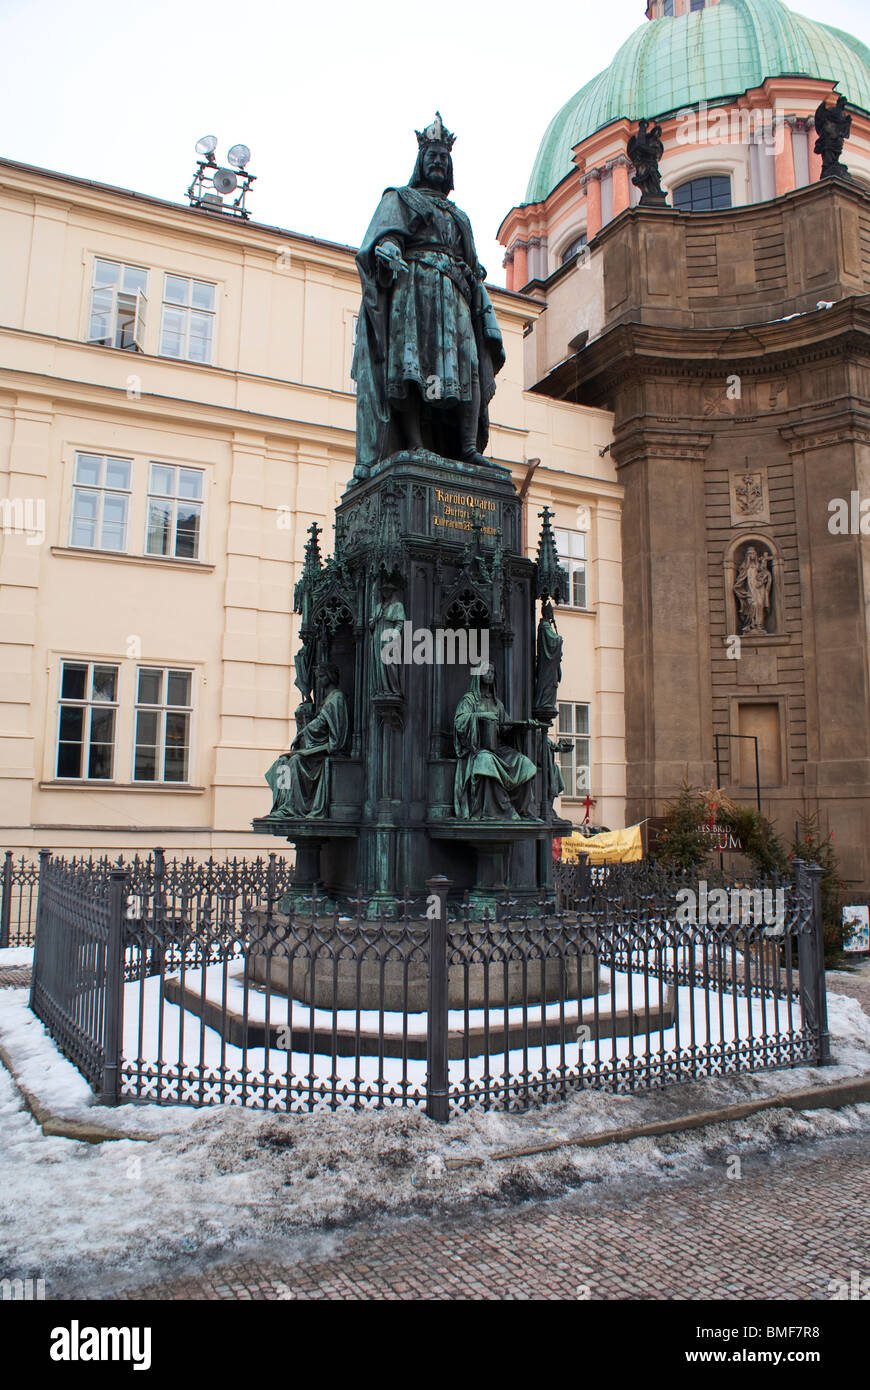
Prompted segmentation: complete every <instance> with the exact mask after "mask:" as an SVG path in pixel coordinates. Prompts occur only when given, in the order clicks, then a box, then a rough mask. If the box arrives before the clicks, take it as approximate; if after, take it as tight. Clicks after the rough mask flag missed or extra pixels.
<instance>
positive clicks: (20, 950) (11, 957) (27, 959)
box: [0, 946, 33, 970]
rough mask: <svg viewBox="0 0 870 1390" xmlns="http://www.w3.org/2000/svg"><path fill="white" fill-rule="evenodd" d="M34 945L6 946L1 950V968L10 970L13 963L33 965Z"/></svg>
mask: <svg viewBox="0 0 870 1390" xmlns="http://www.w3.org/2000/svg"><path fill="white" fill-rule="evenodd" d="M32 964H33V947H32V946H5V947H4V948H3V950H2V951H0V970H8V969H9V968H10V966H13V965H32Z"/></svg>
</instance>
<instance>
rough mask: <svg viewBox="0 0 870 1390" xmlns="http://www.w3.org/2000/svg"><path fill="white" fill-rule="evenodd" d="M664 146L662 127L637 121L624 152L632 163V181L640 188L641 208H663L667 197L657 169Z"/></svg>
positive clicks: (651, 122) (649, 122) (650, 122)
mask: <svg viewBox="0 0 870 1390" xmlns="http://www.w3.org/2000/svg"><path fill="white" fill-rule="evenodd" d="M664 152H665V147H664V145H663V144H662V128H661V126H660V125H656V124H655V122H653V121H638V123H637V134H636V135H632V137H631V139H630V140H629V142H628V145H627V147H626V153H627V155H628V157H629V159H630V160H631V162H632V164H633V165H634V169H635V172H634V174H633V175H632V179H631V181H632V183H633V184H634V186H635V188H639V189H640V194H641V196H640V202H639V203H638V207H641V208H663V207H666V206H667V198H666V196H665V194H664V192H663V191H662V176H661V172H660V170H659V164H660V163H661V160H662V156H663V155H664Z"/></svg>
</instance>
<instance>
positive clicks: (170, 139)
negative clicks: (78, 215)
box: [0, 0, 870, 284]
mask: <svg viewBox="0 0 870 1390" xmlns="http://www.w3.org/2000/svg"><path fill="white" fill-rule="evenodd" d="M644 6H645V0H594V3H592V0H544V2H543V3H542V0H501V3H493V2H492V0H465V3H464V4H460V5H455V4H451V3H449V0H442V3H440V4H434V5H433V4H431V3H430V2H429V0H417V3H414V0H372V3H369V4H364V3H353V0H322V2H321V3H319V4H318V3H313V2H312V0H307V3H305V4H300V3H298V0H283V2H282V0H245V3H233V4H230V3H229V0H210V3H209V2H208V0H197V3H196V4H194V3H191V0H140V2H139V3H135V4H134V3H130V0H0V54H2V55H3V67H2V73H0V79H2V80H0V132H2V133H0V155H2V156H4V157H6V158H9V159H15V160H20V161H22V162H23V163H27V164H37V165H41V166H43V167H45V168H49V169H56V170H59V171H60V172H62V173H66V174H75V175H78V176H79V177H82V178H90V179H95V180H97V181H99V182H102V183H111V184H117V185H120V186H122V187H125V188H133V189H135V190H136V191H137V192H141V193H148V194H152V195H154V196H156V197H160V198H167V199H170V200H173V201H175V200H177V201H179V202H183V201H184V193H185V190H186V189H187V187H188V185H189V183H190V179H191V176H192V174H193V169H194V163H195V156H194V152H193V146H194V144H195V142H196V140H197V139H198V138H199V136H201V135H205V134H214V135H217V136H218V140H219V144H218V149H217V157H218V160H219V161H220V162H223V161H224V160H225V157H226V151H227V149H228V148H229V147H230V145H232V144H235V143H236V142H239V141H243V142H244V143H245V144H247V145H249V146H250V147H251V150H252V151H253V155H252V159H251V163H250V169H251V172H252V173H254V174H256V175H257V182H256V183H255V184H254V186H253V189H252V191H251V194H250V195H249V207H250V209H251V212H252V214H253V217H254V219H255V220H256V221H259V222H266V223H271V224H274V225H276V226H281V227H286V228H289V229H292V230H293V231H298V232H305V233H308V234H310V235H314V236H321V237H326V238H329V239H330V240H333V241H341V242H348V243H350V244H352V245H358V244H359V242H360V240H361V239H362V236H363V233H364V232H365V229H366V226H367V225H368V222H369V219H370V217H371V214H372V212H373V211H374V208H375V207H376V205H377V201H378V198H379V196H380V194H381V191H382V189H383V188H384V187H385V186H386V185H388V184H401V183H405V182H407V180H408V178H409V177H410V174H411V170H412V168H413V165H414V158H415V155H416V146H417V142H416V138H415V136H414V130H415V128H417V129H422V127H423V125H424V124H428V123H429V122H430V121H431V120H432V118H433V115H434V112H435V108H436V107H438V108H439V109H440V111H441V113H442V115H443V117H444V120H445V123H446V124H447V125H448V126H449V128H450V129H451V130H453V131H455V132H456V134H457V137H458V138H457V141H456V145H455V148H454V152H453V153H454V163H455V171H456V191H455V194H454V197H455V198H456V201H457V203H458V204H459V206H460V207H462V208H464V209H465V211H466V212H467V213H468V214H469V215H470V217H471V220H472V225H473V227H474V231H475V237H476V240H477V246H478V254H479V255H480V258H481V260H482V261H483V263H484V265H486V267H487V270H488V272H489V278H490V279H491V280H492V281H494V282H496V283H502V284H503V283H504V271H503V269H502V266H501V260H502V255H503V252H502V251H501V248H500V247H499V246H498V245H497V243H496V241H495V233H496V230H497V228H498V225H499V223H500V222H501V220H502V218H503V217H504V215H505V213H506V212H507V211H508V210H509V209H510V208H511V207H512V206H513V205H514V204H515V203H518V202H521V201H522V198H523V196H524V194H525V189H526V182H527V180H528V176H529V172H530V170H531V166H532V163H533V161H534V157H535V154H536V152H537V148H538V145H539V143H540V139H541V136H542V135H543V132H544V130H545V128H546V126H547V123H548V121H549V120H550V118H551V117H552V116H553V115H554V114H555V112H556V110H557V109H558V107H559V106H560V105H561V104H562V103H563V102H564V101H566V100H567V99H568V97H570V96H571V95H572V94H573V93H574V92H576V91H577V90H578V89H579V88H580V87H581V86H583V84H584V83H585V82H587V81H588V80H589V78H590V77H594V76H595V74H596V73H597V72H600V71H601V69H602V68H604V67H606V66H607V64H608V63H609V62H610V60H611V58H612V57H613V55H614V53H615V52H616V50H617V48H618V47H619V45H620V44H621V43H623V42H624V40H625V39H626V38H627V37H628V36H629V34H630V33H631V32H632V30H633V29H635V28H636V27H637V26H638V25H639V24H641V23H645V22H646V21H645V18H644ZM793 8H794V9H796V10H798V11H800V12H801V13H804V14H807V15H809V16H810V17H812V18H814V19H820V20H823V21H824V22H825V23H827V24H833V25H836V26H837V27H839V28H841V29H846V30H848V31H849V32H851V33H853V34H857V35H858V37H859V38H861V39H863V40H864V42H865V43H866V42H868V41H870V34H868V29H870V19H868V9H867V0H801V2H800V3H796V4H795V5H794V6H793Z"/></svg>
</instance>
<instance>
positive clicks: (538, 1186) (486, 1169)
mask: <svg viewBox="0 0 870 1390" xmlns="http://www.w3.org/2000/svg"><path fill="white" fill-rule="evenodd" d="M829 1010H830V1012H829V1017H830V1023H831V1031H832V1034H833V1044H834V1046H833V1050H834V1057H835V1065H834V1066H832V1067H829V1068H811V1067H803V1068H796V1069H794V1070H791V1071H784V1072H767V1073H760V1074H748V1075H734V1076H725V1077H718V1078H713V1079H709V1080H704V1081H696V1082H688V1083H683V1084H678V1085H672V1086H668V1087H665V1088H663V1089H662V1090H659V1091H654V1092H641V1093H637V1094H633V1095H611V1094H608V1093H606V1092H594V1091H586V1092H583V1093H580V1094H578V1095H575V1096H573V1097H572V1098H571V1099H570V1100H568V1101H565V1102H563V1103H558V1104H552V1105H549V1106H546V1107H542V1108H540V1109H536V1110H531V1111H528V1112H526V1113H524V1114H504V1113H503V1112H491V1113H484V1112H482V1111H474V1112H471V1113H469V1114H465V1115H461V1116H457V1117H456V1118H454V1119H453V1120H451V1122H450V1124H449V1125H446V1126H442V1125H436V1124H434V1123H433V1122H432V1121H430V1120H429V1119H427V1117H426V1116H425V1114H424V1113H423V1112H422V1111H421V1110H420V1109H417V1108H415V1109H407V1110H399V1109H387V1110H383V1111H376V1110H372V1109H369V1110H363V1111H360V1112H357V1113H354V1112H353V1111H348V1110H345V1111H339V1112H336V1113H331V1112H328V1111H327V1112H318V1113H316V1114H311V1115H308V1114H266V1113H263V1112H262V1111H250V1110H244V1109H241V1108H239V1107H228V1106H223V1107H221V1106H214V1107H209V1108H207V1109H203V1110H195V1109H192V1108H187V1107H158V1106H141V1105H140V1106H133V1105H126V1106H121V1107H119V1108H118V1109H117V1110H113V1111H110V1110H107V1109H104V1108H103V1107H96V1106H94V1105H93V1097H92V1096H91V1093H90V1091H89V1090H88V1088H87V1086H86V1085H85V1083H84V1081H83V1080H82V1079H81V1077H79V1075H78V1073H77V1072H76V1071H75V1069H74V1068H73V1067H72V1066H71V1064H70V1063H68V1062H66V1061H65V1060H64V1059H62V1058H59V1056H58V1054H57V1052H56V1049H55V1048H54V1046H53V1044H52V1043H51V1040H50V1039H49V1038H48V1037H47V1035H46V1034H45V1031H44V1029H43V1028H42V1025H41V1024H40V1023H39V1022H38V1021H37V1020H35V1019H34V1018H33V1017H32V1015H30V1014H29V1011H28V1009H27V992H26V991H25V990H4V991H2V993H0V1043H2V1045H3V1047H4V1049H5V1051H6V1053H7V1054H8V1055H9V1057H10V1059H11V1061H12V1063H13V1065H14V1066H15V1068H16V1070H19V1069H20V1074H21V1079H22V1083H23V1084H24V1085H26V1086H27V1087H28V1088H29V1089H30V1090H32V1091H33V1092H35V1093H36V1094H37V1095H38V1097H39V1099H40V1101H41V1102H42V1103H49V1104H50V1106H51V1108H52V1109H54V1110H56V1111H57V1112H59V1113H63V1114H64V1115H66V1116H69V1117H71V1118H76V1119H80V1120H90V1121H95V1120H97V1121H99V1122H100V1123H102V1124H108V1125H112V1126H115V1127H119V1128H124V1127H125V1126H126V1127H127V1128H132V1127H134V1126H135V1129H136V1131H138V1132H139V1133H145V1132H148V1133H150V1134H152V1135H153V1136H154V1137H153V1141H152V1142H150V1143H142V1142H136V1141H133V1140H126V1139H125V1140H120V1141H117V1142H112V1143H103V1144H84V1143H80V1142H77V1141H74V1140H68V1139H58V1138H46V1137H45V1136H44V1135H43V1134H42V1133H41V1131H40V1129H39V1128H38V1126H37V1125H36V1124H35V1123H34V1121H33V1119H32V1118H31V1116H30V1115H29V1114H28V1113H27V1112H26V1110H25V1109H24V1108H23V1105H22V1102H21V1098H20V1095H19V1093H18V1091H17V1090H16V1088H15V1086H14V1084H13V1082H12V1080H11V1078H10V1076H9V1074H8V1073H7V1072H6V1071H5V1069H3V1068H2V1067H0V1150H2V1152H3V1184H2V1193H3V1195H2V1210H0V1269H2V1271H3V1274H4V1277H10V1278H12V1277H21V1278H26V1277H40V1278H44V1279H45V1281H46V1286H47V1293H48V1296H49V1297H70V1296H74V1295H79V1296H82V1295H85V1296H86V1295H88V1294H91V1295H92V1296H105V1295H109V1296H111V1293H112V1292H115V1291H118V1290H120V1289H122V1288H130V1287H136V1286H139V1285H142V1284H145V1283H147V1282H148V1281H149V1280H150V1279H154V1278H158V1277H160V1273H161V1271H163V1270H165V1269H166V1268H167V1267H168V1266H170V1265H172V1272H173V1276H174V1277H178V1276H179V1275H180V1274H182V1273H184V1271H185V1270H186V1269H190V1270H191V1271H194V1270H195V1269H197V1268H199V1267H201V1266H203V1265H205V1264H207V1263H210V1262H213V1261H215V1260H217V1259H231V1258H234V1257H238V1258H244V1257H245V1256H246V1253H248V1252H250V1251H252V1250H254V1249H256V1250H257V1251H258V1252H260V1253H263V1252H265V1251H268V1250H271V1249H278V1248H280V1253H281V1257H282V1258H283V1259H286V1260H291V1261H292V1260H293V1259H294V1258H301V1257H304V1256H306V1255H308V1256H309V1257H310V1256H311V1255H313V1254H316V1255H317V1256H323V1255H324V1254H327V1253H329V1251H330V1249H332V1248H334V1247H335V1245H336V1244H337V1242H338V1241H339V1239H340V1231H341V1229H342V1228H344V1227H347V1226H349V1225H351V1223H354V1222H358V1221H360V1220H362V1219H366V1218H378V1219H380V1218H381V1217H386V1216H390V1215H394V1216H405V1215H409V1214H414V1213H420V1214H423V1213H430V1212H434V1211H444V1212H459V1211H461V1210H463V1209H464V1208H466V1207H468V1208H473V1209H475V1210H479V1209H480V1206H481V1203H486V1202H501V1203H503V1202H505V1201H520V1200H524V1199H526V1198H528V1197H532V1196H538V1197H540V1196H556V1195H558V1194H560V1193H562V1192H564V1191H566V1190H568V1189H571V1188H577V1187H583V1188H584V1191H586V1190H588V1193H589V1199H590V1200H594V1194H595V1193H596V1192H606V1191H607V1190H612V1189H613V1187H614V1185H616V1184H620V1183H624V1182H632V1183H642V1182H650V1181H660V1180H662V1179H669V1178H679V1177H683V1176H686V1175H687V1174H690V1173H693V1172H696V1171H699V1170H700V1169H701V1168H703V1167H705V1166H708V1165H710V1164H714V1165H720V1164H724V1163H725V1162H726V1161H727V1160H728V1159H729V1158H730V1157H731V1156H732V1155H733V1154H735V1153H740V1154H741V1155H743V1156H744V1157H745V1156H746V1155H747V1154H751V1153H755V1154H768V1153H771V1152H772V1151H773V1150H774V1149H775V1148H781V1147H782V1145H784V1144H797V1143H801V1142H804V1141H806V1140H809V1139H828V1138H831V1139H833V1138H836V1137H837V1136H848V1135H855V1134H857V1133H870V1105H862V1106H855V1107H849V1108H846V1109H843V1110H841V1111H828V1110H819V1111H812V1112H807V1113H805V1114H801V1113H798V1112H792V1111H788V1110H784V1109H781V1108H778V1109H770V1110H766V1111H763V1112H761V1113H759V1114H757V1115H754V1116H751V1117H749V1118H747V1119H745V1120H741V1121H736V1122H732V1123H730V1124H717V1125H712V1126H710V1127H708V1128H705V1129H700V1130H691V1131H685V1132H682V1133H677V1134H672V1135H666V1136H658V1137H656V1138H639V1139H636V1140H633V1141H632V1142H630V1143H628V1144H614V1145H610V1146H608V1147H601V1148H588V1149H581V1148H572V1147H562V1148H558V1149H555V1150H553V1151H550V1152H545V1153H540V1154H537V1155H535V1156H532V1157H528V1158H522V1159H520V1158H507V1159H497V1158H494V1157H493V1154H494V1153H496V1152H497V1151H499V1150H502V1149H506V1148H515V1147H520V1146H529V1145H532V1144H535V1143H538V1144H546V1143H548V1142H552V1141H558V1140H560V1139H568V1138H571V1137H576V1136H579V1135H583V1134H592V1133H596V1132H601V1131H604V1130H610V1129H614V1128H618V1127H621V1126H628V1125H634V1124H643V1123H648V1122H650V1121H652V1120H661V1119H673V1118H677V1117H679V1116H681V1115H685V1114H690V1113H693V1112H697V1111H702V1110H708V1109H714V1108H716V1107H717V1106H722V1105H726V1104H733V1103H736V1102H740V1101H747V1100H753V1099H755V1098H758V1097H763V1096H777V1095H786V1094H787V1093H788V1092H789V1091H793V1090H795V1089H798V1088H800V1089H803V1088H805V1087H808V1086H812V1085H814V1084H821V1083H824V1082H831V1081H834V1080H837V1079H841V1078H845V1077H849V1076H854V1075H856V1074H859V1073H864V1074H866V1073H868V1072H870V1020H868V1019H867V1017H866V1016H865V1015H864V1014H863V1013H862V1011H861V1009H860V1007H859V1006H858V1005H857V1003H856V1002H855V1001H854V1000H851V999H847V998H844V997H841V996H829ZM469 1159H471V1160H477V1161H476V1162H471V1163H470V1164H468V1163H465V1164H464V1165H463V1166H454V1165H456V1164H457V1160H469Z"/></svg>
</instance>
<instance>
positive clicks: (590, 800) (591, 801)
mask: <svg viewBox="0 0 870 1390" xmlns="http://www.w3.org/2000/svg"><path fill="white" fill-rule="evenodd" d="M583 805H584V807H585V809H586V815H585V816H584V817H583V824H584V825H588V824H589V812H590V811H591V810H592V807H593V806H594V805H595V797H594V796H590V795H589V793H588V792H587V793H586V799H585V800H584V802H583Z"/></svg>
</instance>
